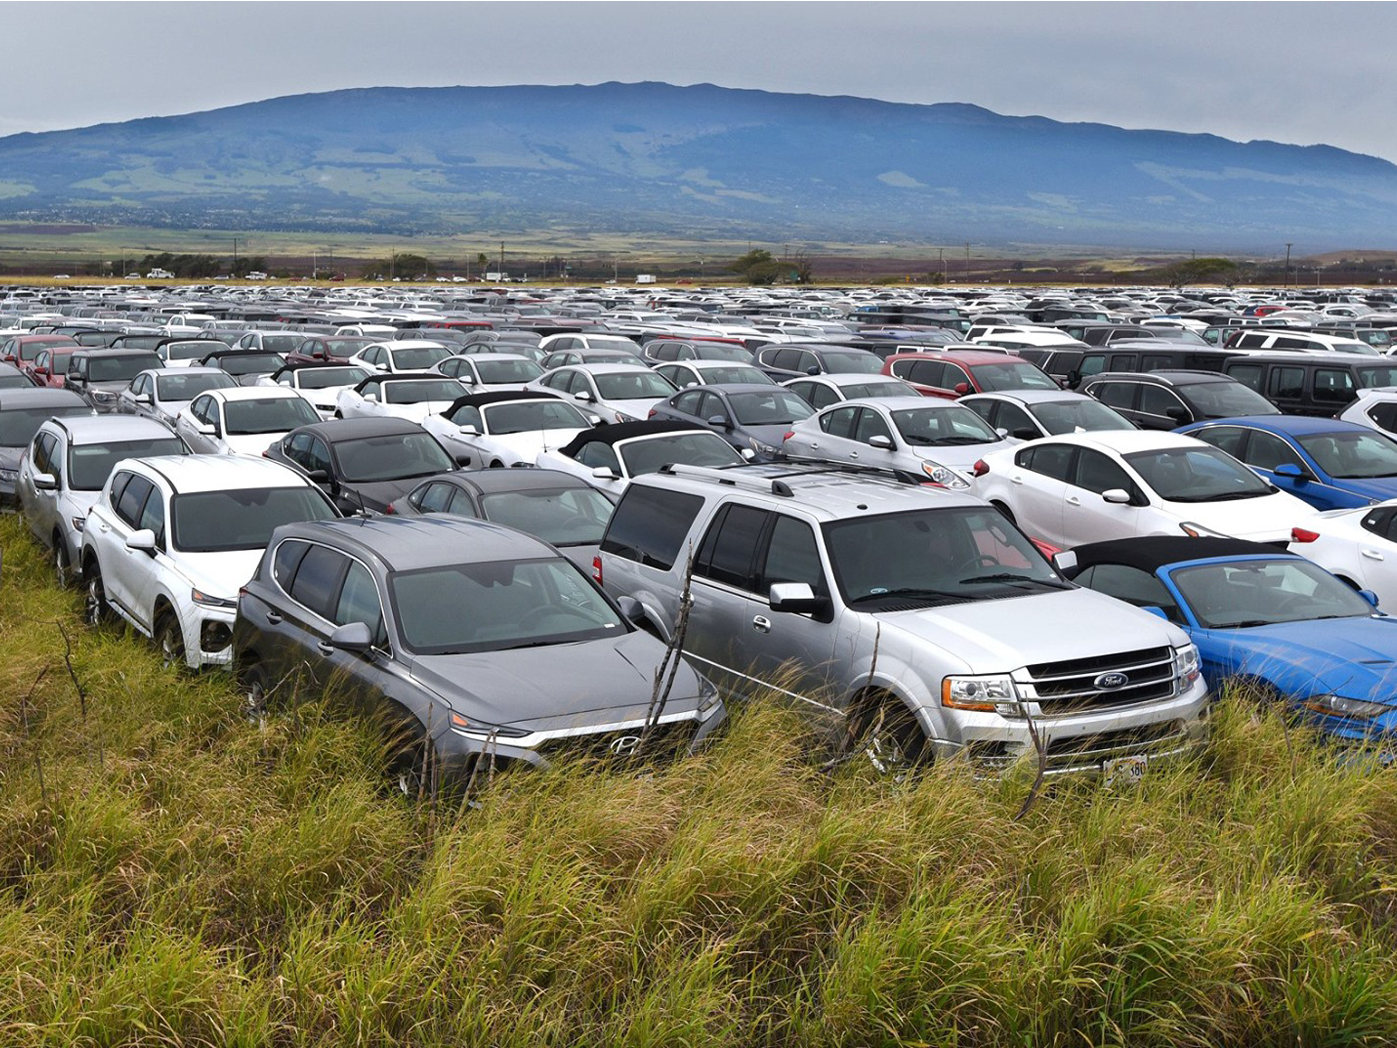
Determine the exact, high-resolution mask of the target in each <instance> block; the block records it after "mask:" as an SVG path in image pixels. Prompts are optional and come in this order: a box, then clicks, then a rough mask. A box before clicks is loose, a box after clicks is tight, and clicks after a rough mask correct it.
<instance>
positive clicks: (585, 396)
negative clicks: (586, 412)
mask: <svg viewBox="0 0 1397 1048" xmlns="http://www.w3.org/2000/svg"><path fill="white" fill-rule="evenodd" d="M572 399H573V400H580V401H582V403H584V404H590V403H591V402H592V394H590V393H588V392H587V391H586V390H585V389H583V390H578V391H577V392H576V393H574V394H573V395H572Z"/></svg>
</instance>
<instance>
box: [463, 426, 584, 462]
mask: <svg viewBox="0 0 1397 1048" xmlns="http://www.w3.org/2000/svg"><path fill="white" fill-rule="evenodd" d="M585 432H587V431H586V430H585V429H530V430H525V431H524V432H522V433H506V434H504V435H502V436H495V435H493V434H490V435H487V436H484V437H479V438H474V439H478V440H479V441H480V442H481V443H483V444H488V445H490V446H491V447H493V448H497V449H499V450H500V451H507V452H510V453H512V454H513V455H514V456H515V459H516V461H518V462H533V461H534V460H535V459H536V458H537V457H538V455H539V453H540V452H542V451H547V450H549V449H554V448H561V447H563V446H564V445H566V444H569V443H571V442H572V439H573V438H574V437H576V436H577V435H578V434H579V433H585ZM462 439H463V440H471V439H473V438H471V437H462Z"/></svg>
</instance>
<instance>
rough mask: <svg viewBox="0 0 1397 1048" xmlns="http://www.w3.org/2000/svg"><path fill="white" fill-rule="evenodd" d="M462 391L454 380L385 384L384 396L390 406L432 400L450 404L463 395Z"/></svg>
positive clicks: (443, 379)
mask: <svg viewBox="0 0 1397 1048" xmlns="http://www.w3.org/2000/svg"><path fill="white" fill-rule="evenodd" d="M461 391H462V386H461V383H459V382H457V381H456V380H455V379H452V378H441V379H430V378H424V379H412V380H410V381H407V382H385V383H383V395H384V397H385V399H386V401H387V403H389V404H425V403H427V402H428V401H431V400H442V401H445V402H446V403H448V404H449V403H451V401H453V400H455V399H456V398H457V397H459V396H460V395H461Z"/></svg>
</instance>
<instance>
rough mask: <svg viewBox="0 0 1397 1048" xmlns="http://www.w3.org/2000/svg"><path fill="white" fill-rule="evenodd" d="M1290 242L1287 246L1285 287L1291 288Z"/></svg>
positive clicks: (1287, 242)
mask: <svg viewBox="0 0 1397 1048" xmlns="http://www.w3.org/2000/svg"><path fill="white" fill-rule="evenodd" d="M1290 244H1291V242H1290V241H1288V240H1287V241H1286V244H1285V286H1286V287H1290Z"/></svg>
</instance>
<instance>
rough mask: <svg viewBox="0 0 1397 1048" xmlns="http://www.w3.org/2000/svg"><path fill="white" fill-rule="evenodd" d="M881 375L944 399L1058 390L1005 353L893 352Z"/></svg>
mask: <svg viewBox="0 0 1397 1048" xmlns="http://www.w3.org/2000/svg"><path fill="white" fill-rule="evenodd" d="M883 374H885V375H891V376H893V377H894V378H900V379H902V380H903V381H904V382H907V383H909V384H911V385H912V387H913V388H914V389H916V391H917V392H918V393H920V394H922V395H923V396H927V397H943V398H945V399H947V400H954V399H955V398H956V397H961V396H964V395H965V394H967V393H995V392H999V391H1002V390H1008V389H1052V390H1055V389H1058V388H1059V387H1058V384H1057V383H1056V382H1054V381H1053V380H1052V379H1051V378H1049V377H1048V376H1047V375H1046V374H1044V373H1043V372H1042V371H1040V370H1039V369H1038V368H1036V367H1035V366H1034V365H1032V364H1030V363H1029V362H1028V361H1026V360H1022V359H1020V358H1019V357H1016V356H1012V355H1009V354H1005V353H985V352H976V351H964V350H950V351H947V352H945V353H894V354H893V355H892V356H890V357H888V360H887V363H886V364H884V366H883Z"/></svg>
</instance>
